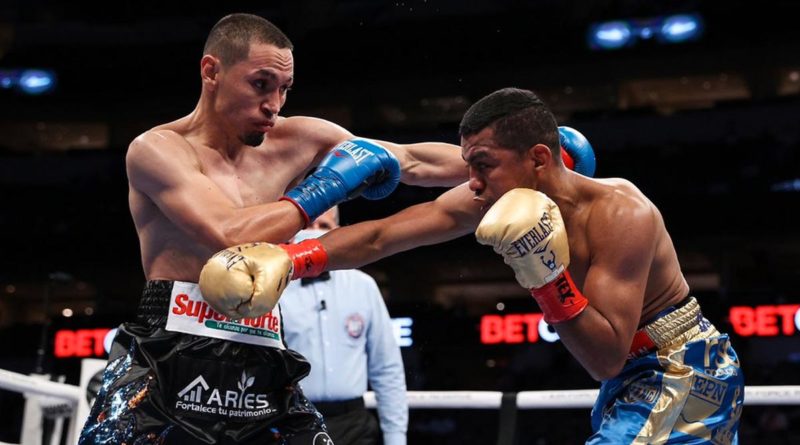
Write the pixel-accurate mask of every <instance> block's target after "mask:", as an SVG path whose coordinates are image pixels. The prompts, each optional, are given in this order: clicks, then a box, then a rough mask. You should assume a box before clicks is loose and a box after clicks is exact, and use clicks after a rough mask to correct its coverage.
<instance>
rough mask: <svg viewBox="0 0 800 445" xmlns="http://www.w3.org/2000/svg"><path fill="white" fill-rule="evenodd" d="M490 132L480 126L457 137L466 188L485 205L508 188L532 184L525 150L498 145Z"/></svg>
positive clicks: (533, 186)
mask: <svg viewBox="0 0 800 445" xmlns="http://www.w3.org/2000/svg"><path fill="white" fill-rule="evenodd" d="M493 133H494V131H493V130H492V129H491V128H484V129H483V130H481V131H480V132H478V133H476V134H474V135H472V136H469V137H466V138H462V139H461V154H462V156H463V157H464V160H466V161H467V165H468V168H469V188H470V190H472V191H473V192H475V197H476V199H479V200H484V201H485V202H486V203H487V205H492V204H494V202H495V201H497V199H499V198H500V197H501V196H503V194H505V192H507V191H509V190H511V189H514V188H518V187H525V188H535V185H536V182H535V178H534V175H533V167H534V164H533V160H532V159H530V157H529V156H527V155H526V154H525V153H520V152H518V151H516V150H512V149H510V148H504V147H502V146H499V145H498V144H497V143H496V142H495V141H494V139H493V137H492V136H493Z"/></svg>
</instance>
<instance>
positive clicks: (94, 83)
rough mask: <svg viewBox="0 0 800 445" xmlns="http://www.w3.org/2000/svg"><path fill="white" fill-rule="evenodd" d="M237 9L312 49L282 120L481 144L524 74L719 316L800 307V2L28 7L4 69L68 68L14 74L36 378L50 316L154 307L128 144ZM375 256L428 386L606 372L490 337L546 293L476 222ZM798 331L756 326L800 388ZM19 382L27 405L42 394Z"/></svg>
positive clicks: (25, 330)
mask: <svg viewBox="0 0 800 445" xmlns="http://www.w3.org/2000/svg"><path fill="white" fill-rule="evenodd" d="M230 12H252V13H256V14H259V15H262V16H264V17H266V18H268V19H270V20H272V21H273V22H274V23H276V24H277V25H278V26H279V27H281V28H282V29H283V30H284V31H285V32H286V33H287V34H288V36H289V37H290V38H291V39H292V41H293V43H294V44H295V78H296V83H295V87H294V89H293V91H291V92H290V93H289V100H288V102H287V105H286V107H285V108H284V110H283V113H282V114H284V115H286V116H291V115H311V116H317V117H322V118H326V119H329V120H331V121H334V122H336V123H339V124H341V125H343V126H345V127H346V128H348V129H349V130H351V131H352V132H354V133H356V134H358V135H363V136H368V137H375V138H381V139H386V140H391V141H395V142H416V141H423V140H441V141H447V142H452V143H458V138H457V126H458V122H459V120H460V118H461V115H462V113H463V112H464V111H465V110H466V108H467V107H468V106H469V105H470V104H472V103H473V102H474V101H475V100H477V99H479V98H480V97H482V96H484V95H485V94H488V93H489V92H491V91H494V90H496V89H498V88H502V87H505V86H517V87H521V88H528V89H532V90H534V91H536V92H537V93H539V94H540V95H541V96H542V97H543V98H544V99H545V100H546V101H547V102H548V104H550V105H551V107H552V108H553V111H554V112H555V113H556V115H557V117H558V119H559V122H560V124H562V125H570V126H572V127H575V128H577V129H579V130H580V131H582V132H583V133H584V134H585V135H586V136H587V137H588V138H589V140H590V141H591V142H592V144H593V145H594V148H595V151H596V154H597V158H598V170H597V176H600V177H613V176H620V177H625V178H627V179H630V180H632V181H634V182H635V183H636V184H637V185H638V186H639V187H640V188H641V189H642V190H643V191H644V192H645V193H646V194H647V195H648V196H649V197H650V198H651V199H652V200H653V201H654V202H655V203H656V205H658V206H659V207H660V209H661V210H662V213H663V214H664V217H665V220H666V223H667V226H668V228H669V229H670V231H671V233H672V236H673V240H674V242H675V245H676V247H677V249H678V251H679V256H680V259H681V263H682V265H683V267H684V270H685V272H686V274H687V278H688V280H689V282H690V284H691V285H692V287H693V289H694V293H695V294H696V295H697V296H698V298H699V299H700V301H701V304H702V305H703V308H704V312H705V313H706V316H707V317H708V318H709V319H711V321H712V322H714V323H715V324H716V325H717V326H718V327H720V329H722V330H726V331H729V330H730V325H729V322H728V319H727V314H728V309H729V307H730V306H733V305H751V306H754V305H759V304H797V303H800V295H798V291H797V290H796V288H797V285H798V282H800V267H798V264H800V236H798V230H797V222H796V219H795V214H796V210H797V208H798V203H799V202H800V199H798V198H799V197H800V194H799V193H798V189H800V186H798V185H795V181H799V179H798V178H800V174H799V173H798V170H799V168H800V151H799V150H798V146H799V144H800V125H798V124H799V123H800V122H799V121H800V119H799V118H798V117H800V100H798V98H799V97H800V96H799V95H798V94H800V32H798V30H797V26H796V18H797V17H798V14H799V13H800V4H798V3H797V2H794V1H788V0H786V1H763V2H757V3H754V2H744V1H728V2H701V1H699V0H698V1H669V2H652V1H644V0H642V1H635V0H630V1H611V0H607V1H595V2H576V1H556V0H540V1H535V2H524V1H518V0H502V1H492V2H469V1H467V2H465V1H456V0H445V1H443V0H426V1H377V0H351V1H338V2H337V1H329V0H318V1H288V0H285V1H274V2H269V1H267V2H259V3H254V2H250V3H245V2H226V4H225V6H224V7H223V6H206V7H189V6H188V4H183V3H177V2H176V3H174V4H173V3H167V2H151V1H137V2H133V1H121V2H115V3H114V4H113V5H111V4H108V3H99V2H63V3H57V2H50V1H22V0H6V1H4V2H3V3H2V4H0V70H4V69H13V68H24V67H39V68H47V69H52V70H55V71H56V72H57V74H58V76H59V80H58V88H57V90H56V91H55V92H53V93H50V94H46V95H42V96H28V95H24V94H22V93H20V92H18V91H15V90H7V89H0V209H2V210H0V252H1V253H2V255H0V351H2V353H0V368H4V369H11V370H15V371H18V372H23V373H30V372H33V371H34V370H35V368H36V367H37V358H36V350H37V348H38V346H39V342H40V333H41V328H42V325H43V323H45V322H48V320H49V321H51V322H52V324H53V325H52V326H51V329H50V334H48V335H47V336H46V338H47V339H48V340H49V339H50V338H51V334H52V331H53V329H55V328H58V327H66V326H69V327H80V326H113V325H115V324H116V323H119V322H121V321H123V320H125V319H126V318H128V317H130V315H131V314H132V313H133V312H134V311H135V308H136V304H137V301H138V297H139V294H140V291H141V286H142V284H143V280H144V279H143V275H142V271H141V266H140V264H139V250H138V244H137V241H136V234H135V231H134V228H133V224H132V223H131V220H130V216H129V213H128V208H127V199H126V198H127V197H126V193H127V182H126V177H125V170H124V155H125V150H126V148H127V144H128V143H129V142H130V140H131V139H133V138H134V137H135V136H136V135H138V134H140V133H141V132H143V131H145V130H147V129H148V128H150V127H152V126H154V125H156V124H159V123H162V122H166V121H170V120H174V119H176V118H178V117H181V116H183V115H185V114H187V113H189V112H190V111H191V110H192V109H193V108H194V106H195V104H196V101H197V98H198V97H199V91H200V82H199V75H198V67H199V59H200V56H201V49H202V46H203V41H204V39H205V37H206V34H207V32H208V30H209V29H210V28H211V26H212V25H213V24H214V23H215V22H216V21H217V20H218V19H219V18H220V17H221V16H223V15H224V14H227V13H230ZM679 12H698V13H700V14H701V15H702V17H703V18H704V20H705V25H706V29H705V35H704V36H703V38H702V39H700V40H699V41H696V42H691V43H686V44H680V45H677V44H676V45H661V44H658V43H657V42H655V41H654V40H639V41H638V42H637V44H636V45H635V46H632V47H630V48H625V49H622V50H619V51H614V52H594V51H591V50H589V49H588V47H587V44H586V32H587V29H588V27H589V25H590V24H591V23H593V22H596V21H601V20H610V19H616V18H624V19H636V18H646V17H653V16H657V15H663V14H673V13H679ZM441 191H442V190H441V189H420V188H413V187H406V186H401V187H400V188H399V189H398V190H397V191H396V192H395V193H394V194H393V195H392V196H391V197H390V198H388V199H386V200H384V201H380V202H366V201H363V200H356V201H353V202H350V203H347V204H345V205H343V207H342V219H343V222H344V223H354V222H357V221H361V220H364V219H369V218H374V217H379V216H383V215H388V214H390V213H392V212H394V211H396V210H399V209H401V208H404V207H406V206H408V205H411V204H414V203H417V202H422V201H425V200H429V199H432V198H434V197H436V196H437V195H438V194H439V193H441ZM365 270H366V271H367V272H369V273H370V274H371V275H373V276H374V277H375V278H376V279H377V280H378V282H379V284H380V285H381V288H382V290H383V291H384V295H385V297H386V298H387V302H388V305H389V309H390V312H391V313H392V315H393V316H412V317H414V318H415V327H414V340H415V344H414V346H413V347H412V348H408V349H406V350H405V351H404V354H405V361H406V368H407V373H408V382H409V389H414V390H425V389H428V390H458V389H461V390H464V389H475V390H503V391H520V390H537V389H570V388H589V387H595V386H596V383H595V382H593V381H591V380H590V379H589V377H588V376H587V375H586V373H585V372H584V371H583V370H582V369H580V367H579V366H578V365H577V363H576V362H575V361H574V360H573V359H572V358H571V357H570V356H569V355H568V353H566V351H565V350H564V348H563V347H561V346H560V345H558V344H541V343H537V344H534V345H513V346H511V345H508V346H482V345H480V343H479V332H478V324H479V319H480V316H481V315H483V314H488V313H524V312H534V311H536V310H537V308H536V306H535V304H533V302H532V301H531V300H530V298H529V297H526V296H525V292H524V291H523V290H521V289H518V288H517V287H515V286H514V283H513V277H512V274H511V272H510V271H509V270H507V269H506V268H505V266H504V265H503V264H502V261H501V260H500V259H499V258H496V257H495V255H494V254H493V253H492V252H491V250H490V249H487V248H482V247H480V246H478V245H477V244H476V243H475V242H474V238H472V237H471V236H470V237H464V238H462V239H459V240H456V241H454V242H450V243H447V244H445V245H441V246H437V247H428V248H422V249H417V250H414V251H411V252H407V253H404V254H400V255H396V256H395V257H392V258H388V259H385V260H383V261H380V262H378V263H376V264H374V265H370V266H368V267H366V268H365ZM476 289H477V291H476ZM46 294H48V295H49V297H50V298H49V299H48V301H49V303H48V305H47V307H46V309H45V303H44V300H45V299H44V296H45V295H46ZM500 302H502V303H503V305H504V306H505V307H504V309H503V310H502V311H501V310H499V309H498V306H497V304H498V303H500ZM67 308H69V309H70V310H72V311H73V315H72V317H68V318H67V317H64V316H63V311H64V309H67ZM798 338H800V335H798V334H795V335H793V336H789V337H783V336H782V337H781V338H773V339H752V338H740V337H736V336H734V346H735V347H736V348H737V350H738V352H739V353H740V355H741V357H742V365H743V368H744V369H745V374H746V377H747V383H748V384H750V385H768V384H800V377H798V376H800V373H798V357H799V355H798V353H797V352H798V351H799V350H800V341H798ZM45 350H46V351H47V355H46V357H45V358H44V360H43V361H42V362H41V365H42V370H43V371H45V372H53V373H56V374H59V373H60V374H67V375H68V376H69V377H70V378H71V379H75V378H76V377H75V376H76V375H77V374H76V362H73V361H70V360H66V361H64V360H55V359H53V358H52V357H50V356H49V352H50V351H51V350H52V348H51V345H48V346H47V347H46V348H45ZM0 394H1V395H0V406H2V411H4V412H10V411H6V407H15V406H18V404H19V403H20V400H21V398H17V397H15V396H12V395H9V393H5V392H2V393H0ZM20 415H21V414H20ZM496 415H497V413H496V412H494V411H492V412H472V411H468V412H450V411H417V412H414V411H412V423H411V425H410V430H409V437H410V443H428V442H433V441H436V442H437V443H456V442H457V443H487V442H492V441H493V440H494V439H495V437H496ZM524 416H525V417H524V418H523V419H522V420H523V423H525V424H526V425H532V426H531V427H528V428H527V429H526V430H525V431H524V433H525V436H523V437H525V438H526V439H525V443H581V442H582V441H583V440H584V438H585V437H586V436H587V435H588V433H589V422H588V411H586V410H577V411H571V410H566V411H558V412H552V411H551V412H549V413H544V412H540V411H532V412H529V413H525V414H524ZM486 417H488V419H486ZM528 417H530V418H528ZM798 417H800V414H799V413H798V411H797V409H796V408H795V407H783V408H779V409H770V410H762V409H759V408H746V409H745V414H744V417H743V422H742V427H741V436H742V439H743V443H751V442H752V441H753V440H754V438H755V437H760V438H765V437H767V438H770V440H771V441H770V443H782V442H783V443H792V441H797V440H800V439H799V438H798V436H799V435H800V432H799V431H798V429H797V427H796V426H795V427H794V430H792V429H791V428H790V427H789V426H788V425H791V424H794V425H797V420H798ZM478 418H480V419H478ZM781 421H787V426H786V427H783V426H781V425H783V424H782V423H781ZM547 425H563V428H558V429H553V428H549V429H548V428H546V426H547ZM770 425H772V426H770ZM774 425H778V426H777V427H776V426H774ZM16 428H19V416H17V417H15V416H11V417H8V418H7V420H4V421H2V422H0V440H5V441H14V440H18V438H17V436H16V435H17V434H18V431H16V430H15V429H16Z"/></svg>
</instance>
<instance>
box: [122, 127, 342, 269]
mask: <svg viewBox="0 0 800 445" xmlns="http://www.w3.org/2000/svg"><path fill="white" fill-rule="evenodd" d="M349 136H351V135H350V134H349V133H348V132H346V131H345V130H344V129H341V128H340V127H337V126H335V125H333V124H331V123H329V122H325V121H321V120H318V119H313V118H303V117H297V118H279V119H278V120H277V121H276V123H275V126H274V127H272V128H270V129H269V133H268V135H267V136H266V137H265V139H264V141H263V143H262V144H261V145H260V146H258V147H250V146H245V145H239V146H238V147H237V148H236V149H235V150H231V151H226V150H220V149H218V148H216V147H212V146H210V145H209V143H208V138H207V137H205V135H204V133H203V131H202V129H199V128H193V125H192V120H191V118H190V116H187V117H185V118H182V119H179V120H177V121H174V122H171V123H168V124H165V125H161V126H158V127H155V128H153V129H151V130H149V131H147V132H146V133H144V134H143V135H141V136H140V137H138V138H137V139H136V140H134V141H133V143H132V144H131V147H130V150H129V152H128V157H127V162H128V174H129V185H130V187H129V205H130V210H131V215H132V216H133V221H134V224H135V226H136V231H137V234H138V236H139V243H140V247H141V251H142V265H143V267H144V271H145V275H146V277H147V278H148V279H170V280H182V281H197V278H198V276H199V274H200V270H201V268H202V266H203V264H204V263H205V261H206V260H207V259H208V258H209V257H210V256H211V255H212V254H213V253H214V251H215V250H218V249H217V246H210V245H209V243H205V242H203V241H202V237H198V234H197V233H194V232H195V230H194V225H195V223H194V222H193V220H194V219H195V218H198V219H202V218H205V217H209V218H212V217H213V216H215V215H212V214H210V213H213V212H223V211H225V210H226V209H225V207H226V206H233V207H236V208H244V207H251V206H257V205H261V204H267V203H276V202H277V201H278V199H279V198H280V197H281V196H282V195H283V194H284V192H285V191H286V190H287V189H288V188H290V187H292V186H293V185H295V184H297V183H298V182H299V181H300V180H301V179H302V178H303V177H304V176H305V174H306V173H307V172H308V171H309V170H310V169H311V168H312V167H313V166H314V165H316V164H317V163H318V161H319V158H320V157H321V156H322V155H324V153H325V152H326V151H327V150H328V149H330V147H332V146H333V145H334V144H335V143H337V142H339V141H341V140H344V139H346V138H347V137H349ZM154 170H155V172H154ZM160 174H164V175H169V176H173V177H174V178H175V179H176V184H170V185H169V186H168V187H160V186H159V187H153V186H152V182H153V181H152V180H151V176H152V175H160ZM180 188H184V189H185V188H194V189H196V190H193V191H191V192H190V193H187V194H183V193H182V192H181V191H180V190H176V189H180ZM212 188H216V190H211V189H212ZM217 194H219V195H221V197H223V198H224V200H220V199H216V195H217ZM154 195H155V198H156V199H153V198H154ZM156 201H159V202H160V203H161V206H159V205H157V203H156ZM217 201H221V202H217ZM281 204H284V205H287V206H289V205H290V204H288V203H285V202H283V203H281ZM220 206H222V208H220ZM287 208H288V207H287ZM165 209H166V210H165ZM195 212H197V213H198V214H196V215H190V214H191V213H195ZM202 212H209V213H208V214H206V215H204V214H202ZM199 230H202V229H199ZM289 236H291V235H288V236H287V238H286V239H288V237H289ZM286 239H273V240H266V241H273V242H280V241H285V240H286Z"/></svg>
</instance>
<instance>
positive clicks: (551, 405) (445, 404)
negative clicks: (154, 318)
mask: <svg viewBox="0 0 800 445" xmlns="http://www.w3.org/2000/svg"><path fill="white" fill-rule="evenodd" d="M0 389H4V390H8V391H15V392H18V393H22V394H24V395H25V397H26V408H25V415H24V417H23V439H25V438H26V436H25V435H26V434H28V436H27V437H28V439H27V440H22V443H24V444H26V445H38V444H42V445H44V444H48V445H50V444H57V443H60V441H59V440H58V438H57V437H53V438H52V439H51V440H50V441H49V442H47V441H41V439H39V441H35V440H34V436H36V435H37V433H38V435H39V436H41V434H42V432H41V423H42V420H43V419H44V418H45V417H48V416H49V417H50V418H55V419H57V420H60V421H61V422H62V423H63V422H65V423H66V424H67V426H66V429H64V425H63V424H62V425H60V426H58V424H57V426H56V428H53V429H54V433H55V434H58V435H60V434H61V433H62V431H67V437H68V438H75V437H77V434H78V430H79V429H80V428H81V426H82V425H83V421H84V419H83V418H81V419H78V418H77V417H79V416H78V415H76V413H78V412H79V411H78V410H76V409H75V408H76V407H77V405H78V403H79V401H81V400H82V399H85V398H86V394H85V391H84V390H83V389H82V388H80V387H78V386H76V385H71V384H65V383H58V382H52V381H49V380H43V379H42V378H41V377H38V376H28V375H24V374H19V373H16V372H11V371H7V370H3V369H0ZM597 393H598V390H597V389H575V390H557V391H520V392H511V393H508V392H506V393H503V392H499V391H409V392H408V406H409V409H466V410H469V409H480V410H487V409H499V410H500V417H499V422H500V425H499V430H498V431H499V433H498V440H497V444H498V445H507V444H511V443H513V441H514V439H513V438H514V435H515V430H516V413H517V411H518V410H535V409H547V410H551V409H575V408H587V409H588V408H591V407H592V405H593V404H594V400H595V399H596V398H597ZM364 400H365V402H366V405H367V407H368V408H375V406H376V401H375V395H374V393H372V392H368V393H367V394H366V395H365V396H364ZM744 403H745V405H747V406H765V405H770V406H772V405H800V385H797V386H788V385H787V386H780V385H777V386H748V387H746V388H745V396H744ZM587 420H588V419H587ZM37 425H39V429H38V431H37ZM67 443H68V444H70V443H75V441H74V439H73V441H70V439H68V441H67ZM0 445H6V444H5V443H3V442H0Z"/></svg>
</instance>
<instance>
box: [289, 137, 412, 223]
mask: <svg viewBox="0 0 800 445" xmlns="http://www.w3.org/2000/svg"><path fill="white" fill-rule="evenodd" d="M399 182H400V162H398V160H397V158H396V157H395V156H394V154H392V152H390V151H389V150H387V149H385V148H383V147H381V146H380V145H378V144H375V143H373V142H370V141H367V140H365V139H350V140H347V141H344V142H342V143H341V144H339V145H337V146H335V147H333V150H331V151H330V153H328V154H327V155H326V156H325V158H324V159H323V160H322V162H321V163H320V164H319V166H318V167H317V169H316V170H314V173H312V174H311V176H309V177H307V178H306V179H305V180H303V182H301V183H300V184H299V185H298V186H297V187H295V188H293V189H291V190H289V192H287V193H286V196H284V197H282V198H281V200H285V201H290V202H292V203H293V204H294V205H295V206H297V208H298V209H299V210H300V213H302V214H303V218H304V219H305V220H306V225H308V224H310V223H311V221H313V220H315V219H316V218H317V217H318V216H319V215H322V214H323V213H325V211H327V210H328V209H329V208H331V207H333V206H335V205H336V204H339V203H341V202H343V201H346V200H348V199H351V198H355V197H356V196H358V195H361V194H362V193H363V196H364V197H365V198H367V199H381V198H385V197H387V196H389V194H390V193H392V192H393V191H394V189H395V188H396V187H397V184H398V183H399Z"/></svg>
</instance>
